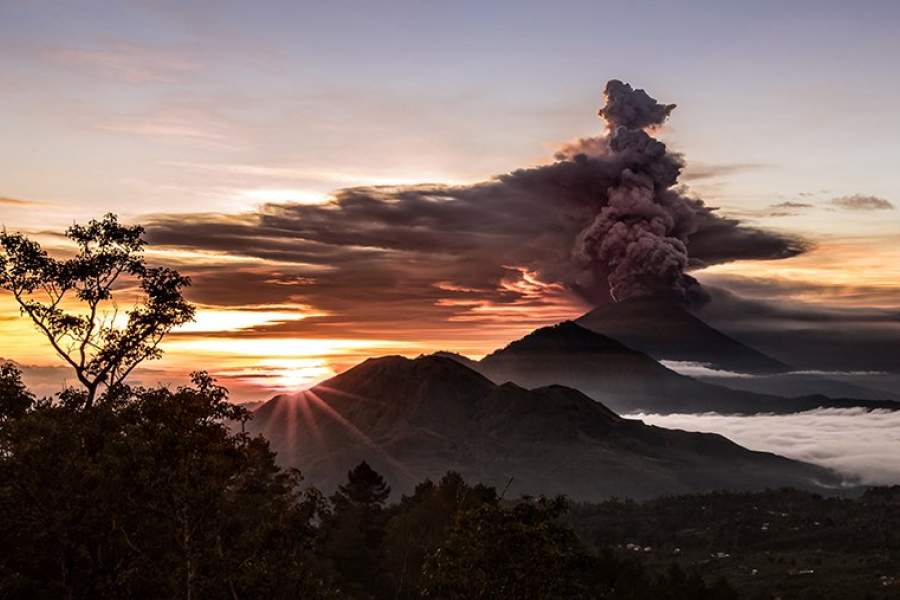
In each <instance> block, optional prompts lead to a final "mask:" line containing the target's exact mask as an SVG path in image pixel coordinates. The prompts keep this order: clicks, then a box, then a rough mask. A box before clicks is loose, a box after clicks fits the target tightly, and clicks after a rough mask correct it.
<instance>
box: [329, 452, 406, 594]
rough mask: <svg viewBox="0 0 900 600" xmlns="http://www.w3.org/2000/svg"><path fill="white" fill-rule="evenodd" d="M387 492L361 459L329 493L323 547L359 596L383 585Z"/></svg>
mask: <svg viewBox="0 0 900 600" xmlns="http://www.w3.org/2000/svg"><path fill="white" fill-rule="evenodd" d="M390 493H391V488H390V486H388V484H387V482H386V481H385V480H384V477H382V476H381V475H380V474H379V473H378V472H376V471H375V470H374V469H372V467H370V466H369V464H368V463H366V462H365V461H363V462H361V463H360V464H358V465H357V466H356V467H354V468H353V469H352V470H350V471H349V472H348V473H347V483H345V484H343V485H341V486H339V487H338V489H337V491H336V492H335V493H334V494H333V495H332V496H331V503H332V505H333V509H332V514H331V515H330V516H329V517H328V519H327V520H326V525H325V528H324V535H325V538H326V540H327V543H326V551H327V553H328V556H329V558H331V560H332V561H333V563H334V566H335V568H336V569H337V571H338V572H339V573H340V574H341V576H342V578H343V579H344V581H346V582H348V583H349V584H350V587H351V589H352V591H353V592H354V594H355V595H357V596H359V597H370V596H371V595H372V594H374V593H376V592H378V591H379V590H380V589H381V588H382V587H383V571H382V568H381V561H382V549H383V541H384V527H385V522H386V514H385V511H384V504H385V502H386V501H387V499H388V497H389V496H390Z"/></svg>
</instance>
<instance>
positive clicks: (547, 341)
mask: <svg viewBox="0 0 900 600" xmlns="http://www.w3.org/2000/svg"><path fill="white" fill-rule="evenodd" d="M550 352H552V353H564V354H585V353H590V354H606V353H610V354H633V353H634V352H633V351H632V350H631V349H629V348H627V347H626V346H624V345H623V344H622V343H620V342H618V341H616V340H614V339H612V338H611V337H607V336H605V335H603V334H600V333H596V332H594V331H591V330H590V329H587V328H585V327H582V326H581V325H579V324H577V323H575V322H573V321H563V322H562V323H558V324H556V325H550V326H548V327H541V328H540V329H536V330H534V331H532V332H531V333H529V334H528V335H526V336H525V337H522V338H520V339H518V340H515V341H514V342H511V343H509V344H508V345H506V346H505V347H503V348H501V349H500V350H495V351H494V352H492V353H490V354H489V355H487V356H486V357H485V358H484V359H483V361H482V363H490V362H492V361H493V360H495V359H496V358H497V357H498V356H500V355H511V354H513V355H517V354H543V353H550Z"/></svg>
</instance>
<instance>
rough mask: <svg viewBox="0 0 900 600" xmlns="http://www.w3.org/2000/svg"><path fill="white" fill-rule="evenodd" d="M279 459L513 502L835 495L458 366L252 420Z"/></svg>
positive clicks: (429, 361) (800, 475) (774, 467)
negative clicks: (774, 491) (365, 465)
mask: <svg viewBox="0 0 900 600" xmlns="http://www.w3.org/2000/svg"><path fill="white" fill-rule="evenodd" d="M248 428H249V430H250V431H251V432H254V433H261V434H263V435H265V436H266V437H267V438H268V439H269V441H270V442H271V444H272V447H273V449H274V450H276V451H277V452H278V457H279V460H280V461H281V462H282V463H284V464H286V465H290V466H294V467H297V468H299V469H301V470H302V472H303V473H304V475H305V476H306V477H307V479H308V481H310V482H311V483H314V484H316V485H319V486H322V487H323V488H324V489H326V490H328V489H331V488H333V487H334V486H335V485H336V484H337V483H338V482H339V481H341V480H342V479H343V478H344V476H345V473H346V471H347V469H349V468H350V467H352V466H353V465H355V464H356V463H358V462H359V461H360V460H362V459H365V460H367V461H368V462H369V463H370V464H372V465H373V466H374V467H375V468H376V469H377V470H378V471H380V472H382V473H384V474H385V475H386V477H387V478H388V480H389V481H390V483H391V485H392V486H393V488H394V492H395V494H396V493H401V492H408V491H410V489H411V487H412V486H413V485H414V484H415V483H416V482H418V481H421V480H422V479H423V478H425V477H431V478H437V477H440V475H441V474H443V473H444V472H445V471H447V470H448V469H453V470H456V471H459V472H460V473H462V474H463V475H464V476H465V477H466V478H469V479H471V480H476V481H481V482H484V483H487V484H491V485H496V486H498V487H499V488H501V489H502V488H504V487H506V486H507V485H509V493H510V494H512V495H518V494H522V493H530V494H566V495H569V496H570V497H573V498H576V499H585V500H588V499H600V498H606V497H610V496H619V497H635V498H647V497H653V496H658V495H661V494H676V493H684V492H696V491H703V490H713V489H732V490H745V489H762V488H766V487H778V486H798V487H803V488H809V489H817V488H818V486H820V485H823V484H836V483H837V480H836V479H835V476H834V475H833V474H832V473H831V472H830V471H827V470H825V469H822V468H819V467H815V466H812V465H808V464H804V463H799V462H796V461H791V460H788V459H786V458H782V457H779V456H775V455H772V454H767V453H761V452H752V451H750V450H747V449H745V448H742V447H741V446H738V445H737V444H734V443H732V442H730V441H728V440H727V439H725V438H724V437H721V436H719V435H714V434H703V433H688V432H684V431H673V430H667V429H662V428H659V427H652V426H648V425H645V424H643V423H642V422H639V421H634V420H627V419H622V418H620V417H619V416H617V415H616V414H615V413H614V412H613V411H611V410H609V409H608V408H607V407H605V406H604V405H603V404H601V403H598V402H595V401H594V400H592V399H591V398H589V397H587V396H586V395H584V394H582V393H580V392H578V391H576V390H572V389H569V388H565V387H562V386H548V387H541V388H538V389H534V390H531V391H529V390H526V389H524V388H522V387H519V386H517V385H514V384H511V383H506V384H503V385H495V384H494V383H492V382H491V381H489V380H488V379H487V378H485V377H484V376H482V375H480V374H479V373H476V372H475V371H473V370H472V369H469V368H467V367H465V366H463V365H461V364H459V363H458V362H456V361H455V360H453V359H450V358H447V357H438V356H424V357H420V358H417V359H415V360H410V359H406V358H402V357H397V356H389V357H384V358H378V359H370V360H367V361H365V362H363V363H361V364H360V365H357V366H356V367H354V368H352V369H350V370H349V371H346V372H345V373H343V374H341V375H338V376H336V377H334V378H332V379H330V380H328V381H326V382H324V383H322V384H320V385H317V386H315V387H314V388H312V389H310V390H308V391H306V392H301V393H298V394H293V395H281V396H277V397H275V398H273V399H272V400H270V401H269V402H267V403H266V404H265V405H263V406H262V407H260V408H259V409H258V410H257V411H256V412H255V413H254V419H253V420H252V421H251V422H250V423H249V424H248Z"/></svg>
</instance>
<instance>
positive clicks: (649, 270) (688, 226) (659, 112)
mask: <svg viewBox="0 0 900 600" xmlns="http://www.w3.org/2000/svg"><path fill="white" fill-rule="evenodd" d="M674 108H675V105H674V104H660V103H659V102H657V101H656V100H655V99H653V98H651V97H650V96H649V95H648V94H647V93H646V92H645V91H644V90H640V89H639V90H635V89H633V88H632V87H631V86H630V85H628V84H626V83H622V82H621V81H617V80H613V81H610V82H609V83H607V85H606V105H605V106H604V107H603V108H601V109H600V113H599V114H600V115H601V116H602V117H604V118H605V119H606V121H607V126H608V128H609V131H610V135H609V137H608V138H607V141H608V148H609V155H608V156H609V158H610V160H614V161H616V162H618V163H619V164H621V166H622V169H621V171H620V172H619V173H618V174H617V175H616V177H615V179H614V181H611V182H610V186H609V187H608V188H607V189H606V190H605V192H604V194H603V198H601V199H600V202H599V205H600V206H601V208H600V210H599V212H598V213H597V215H596V216H595V217H594V219H593V221H592V222H591V224H590V225H588V226H587V227H586V228H585V229H584V230H583V231H582V232H581V233H580V234H579V235H578V238H577V241H576V245H575V250H574V256H575V258H576V259H577V260H580V261H582V262H584V263H587V264H590V265H592V266H593V267H594V269H595V270H597V269H600V270H603V271H605V272H606V273H607V282H608V284H609V295H610V296H611V298H612V299H613V300H615V301H621V300H625V299H628V298H632V297H635V296H647V295H658V294H671V295H674V297H675V298H677V299H679V300H684V301H688V300H692V301H696V300H698V299H702V298H703V295H702V293H701V292H700V290H699V288H698V284H697V282H696V280H694V279H693V278H691V277H687V276H685V271H686V270H687V268H688V266H689V265H690V259H689V256H688V247H687V243H688V239H689V238H690V236H691V235H692V234H694V233H696V232H697V230H698V228H699V227H698V225H699V220H698V217H697V211H698V209H701V208H702V207H701V206H700V205H699V204H698V203H697V202H696V201H691V200H688V199H686V198H684V197H683V196H682V195H681V194H680V193H679V192H678V191H676V190H674V189H672V187H673V186H674V185H675V184H676V183H677V182H678V176H679V175H680V174H681V169H682V167H683V166H684V164H683V162H682V159H681V157H680V156H678V155H676V154H672V153H670V152H668V150H667V149H666V145H665V144H663V143H662V142H660V141H659V140H657V139H654V138H653V137H651V136H650V134H648V133H647V131H645V129H644V128H647V127H651V128H652V127H657V126H659V125H662V124H663V122H664V121H665V120H666V119H667V118H668V117H669V114H670V113H671V112H672V110H673V109H674Z"/></svg>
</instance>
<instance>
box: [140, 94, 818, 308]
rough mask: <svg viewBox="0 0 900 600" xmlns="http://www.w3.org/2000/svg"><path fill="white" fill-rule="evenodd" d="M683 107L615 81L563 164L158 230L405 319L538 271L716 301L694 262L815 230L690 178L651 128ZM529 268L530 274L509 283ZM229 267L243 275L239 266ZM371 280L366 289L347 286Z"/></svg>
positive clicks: (779, 247)
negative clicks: (732, 211)
mask: <svg viewBox="0 0 900 600" xmlns="http://www.w3.org/2000/svg"><path fill="white" fill-rule="evenodd" d="M674 108H675V106H674V105H672V104H660V103H658V102H657V101H656V100H654V99H653V98H651V97H650V96H649V95H648V94H647V93H646V92H644V91H643V90H635V89H633V88H632V87H631V86H629V85H627V84H625V83H622V82H620V81H610V82H609V83H608V84H607V86H606V103H605V106H604V107H603V108H601V109H600V115H601V116H602V117H603V118H604V119H606V124H607V131H606V132H605V135H602V136H596V137H588V138H582V139H579V140H577V141H574V142H572V143H569V144H567V145H566V146H564V147H563V148H561V149H560V150H559V151H558V152H557V153H556V155H555V159H556V160H555V161H554V162H551V163H548V164H543V165H538V166H532V167H528V168H524V169H519V170H515V171H512V172H511V173H507V174H503V175H499V176H497V177H495V178H492V179H490V180H487V181H483V182H479V183H474V184H471V185H455V186H454V185H440V184H428V185H424V184H423V185H411V186H381V187H379V186H368V187H357V188H348V189H342V190H337V191H336V192H334V194H333V199H332V200H331V201H330V202H329V203H327V204H323V205H310V204H304V203H279V204H267V205H265V206H263V207H261V208H260V209H259V210H258V211H257V212H252V213H247V214H243V215H228V216H227V217H222V216H217V215H208V214H206V215H204V214H198V215H185V214H178V215H172V216H169V217H165V216H160V217H157V218H156V219H155V220H154V221H152V222H151V223H150V227H149V228H148V233H149V235H150V238H151V241H152V242H153V243H157V244H166V245H175V246H184V247H191V248H199V249H204V250H214V251H222V252H229V253H238V254H244V255H247V256H253V257H257V258H261V259H264V260H266V261H273V262H277V263H279V264H281V265H284V269H285V270H286V271H287V270H289V272H290V276H291V277H290V279H291V280H292V281H303V282H304V284H303V285H299V284H298V285H297V286H293V285H290V286H288V285H274V284H273V285H272V286H271V288H270V289H269V288H267V290H268V292H269V293H270V294H271V295H272V297H275V296H277V295H279V294H285V295H287V296H288V297H289V299H290V301H292V302H303V303H307V304H309V305H312V306H315V307H317V308H320V309H322V310H324V311H326V312H329V313H332V314H335V315H347V314H349V313H350V312H352V311H357V312H356V313H354V315H353V316H354V318H357V317H358V318H359V319H371V318H372V316H371V315H373V314H383V315H384V316H385V318H386V319H395V318H396V314H397V310H398V308H397V307H398V306H400V305H401V304H402V305H403V306H404V307H405V308H404V309H405V310H406V311H407V312H408V313H409V314H413V313H415V314H417V315H419V314H421V312H420V311H423V310H425V309H426V308H427V310H428V311H431V312H429V313H428V314H429V315H431V314H434V318H435V322H443V323H445V322H447V320H448V319H450V320H459V322H463V319H468V318H471V317H472V316H473V314H477V313H476V309H475V308H472V307H484V306H501V305H502V306H506V307H519V306H522V305H523V304H527V303H529V302H532V301H534V297H535V292H533V289H534V286H535V285H536V284H535V283H534V282H540V283H541V284H542V285H546V286H550V288H552V289H554V290H559V289H564V290H568V291H571V292H574V293H575V294H576V295H577V296H578V297H579V299H581V300H584V301H586V302H588V303H590V304H595V305H596V304H602V303H608V302H611V301H621V300H624V299H627V298H632V297H635V296H642V295H670V296H671V297H673V298H675V299H679V300H682V301H686V302H702V301H703V300H704V299H705V292H704V291H703V290H702V288H701V287H700V285H699V284H698V283H697V281H696V280H695V279H693V278H692V277H691V276H690V275H688V274H687V272H688V271H690V270H692V269H696V268H700V267H703V266H707V265H713V264H718V263H723V262H729V261H734V260H744V259H761V260H766V259H780V258H786V257H789V256H794V255H797V254H799V253H802V252H804V251H805V250H806V248H807V245H806V243H805V242H804V241H803V240H802V239H798V238H796V237H794V236H790V235H785V234H784V233H779V232H773V231H767V230H763V229H758V228H754V227H748V226H747V225H745V224H744V223H743V222H741V221H740V220H738V219H733V218H726V217H722V216H720V215H719V214H718V213H717V212H716V210H715V209H714V208H710V207H708V206H706V205H705V204H704V203H703V202H702V201H700V200H699V199H695V198H692V197H690V196H688V195H687V193H686V192H685V191H684V190H683V189H682V188H680V187H678V178H679V176H680V174H681V170H682V168H683V166H684V162H683V159H682V157H681V156H680V155H679V154H677V153H674V152H671V151H669V150H668V149H667V148H666V145H665V144H664V143H662V142H661V141H659V140H657V139H655V138H654V137H653V135H651V134H652V132H654V131H655V130H656V129H657V128H658V127H660V126H661V125H662V124H663V123H664V122H665V121H666V119H667V118H668V117H669V115H670V114H671V113H672V111H673V109H674ZM522 273H527V274H528V278H529V281H521V282H519V283H518V284H516V283H510V277H511V274H512V276H514V277H518V276H521V274H522ZM194 281H195V285H194V287H193V289H192V291H193V293H194V294H202V293H203V290H204V289H205V288H204V285H205V283H204V282H205V281H210V284H209V285H210V288H209V292H208V293H209V298H210V299H213V300H215V301H219V300H218V299H220V298H221V296H222V294H221V290H219V289H217V288H215V287H214V285H213V283H212V279H211V276H210V275H206V276H204V275H203V274H196V276H195V277H194ZM222 281H223V282H224V285H226V286H228V288H229V289H234V288H235V287H236V286H234V279H233V274H231V273H230V272H229V273H228V274H227V276H224V277H223V279H222ZM241 289H247V290H251V289H252V290H255V293H257V294H261V293H263V291H262V290H261V289H259V286H258V285H256V284H254V285H253V286H246V288H243V287H242V288H241ZM363 289H364V290H365V293H364V295H365V297H366V298H367V300H368V301H367V303H359V302H350V300H348V299H350V298H355V297H358V296H359V294H360V293H361V290H363ZM548 289H549V288H548ZM529 290H532V291H529ZM231 293H232V294H234V293H235V292H231ZM467 311H468V312H467ZM357 313H359V314H357ZM420 318H422V319H424V318H426V317H425V316H424V315H423V316H421V317H420Z"/></svg>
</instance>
